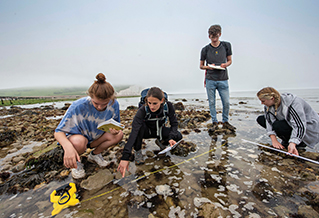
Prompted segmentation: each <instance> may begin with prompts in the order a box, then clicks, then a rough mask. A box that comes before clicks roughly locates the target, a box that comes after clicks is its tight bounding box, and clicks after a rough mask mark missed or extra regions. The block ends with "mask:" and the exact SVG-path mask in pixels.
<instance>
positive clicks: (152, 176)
mask: <svg viewBox="0 0 319 218" xmlns="http://www.w3.org/2000/svg"><path fill="white" fill-rule="evenodd" d="M175 97H176V99H178V98H179V96H172V97H170V99H171V100H172V101H174V99H175ZM196 99H198V100H196ZM254 99H255V98H254V97H251V98H248V97H241V96H239V97H237V98H234V99H232V100H231V101H232V107H231V114H232V115H231V116H230V118H231V120H230V123H231V124H233V125H234V126H236V127H237V132H236V135H230V136H223V135H217V136H214V137H212V136H210V135H209V134H208V133H207V128H206V126H205V125H206V124H203V125H202V126H201V127H199V129H200V130H201V132H199V133H196V132H194V131H191V132H190V134H189V135H184V140H185V141H191V142H193V143H195V144H196V145H197V150H196V151H195V152H193V153H190V154H189V155H188V156H187V157H181V156H176V155H171V154H170V153H167V154H166V156H161V157H147V158H146V161H145V164H144V165H139V166H136V165H135V164H134V163H130V172H131V173H132V175H137V176H139V177H141V176H142V178H140V179H139V180H138V181H135V182H132V181H133V180H134V178H135V177H134V176H128V179H126V180H125V182H122V183H120V186H119V185H117V184H112V183H110V184H108V185H106V186H105V187H103V188H102V189H101V190H95V191H85V190H81V204H79V205H77V206H73V207H70V208H67V209H64V210H63V211H62V212H61V213H60V214H58V215H57V216H56V217H112V216H113V217H130V218H133V217H147V216H149V215H150V214H152V215H154V216H156V217H196V216H198V213H199V210H200V208H201V206H202V205H203V204H204V203H205V202H208V203H210V204H211V205H214V206H215V207H216V208H217V209H215V211H216V210H217V211H219V212H222V213H223V215H224V217H225V216H226V215H229V216H230V217H279V216H281V217H290V215H289V214H296V213H297V212H298V207H299V206H300V205H308V206H310V208H312V207H311V205H309V202H308V199H307V198H306V196H303V195H301V194H300V193H301V192H298V191H297V190H294V191H295V192H291V190H290V189H291V186H289V185H288V184H290V183H294V184H298V185H296V187H298V190H299V189H307V191H308V192H310V193H317V194H318V193H319V183H318V179H317V180H315V181H312V182H307V181H304V180H302V179H301V178H299V177H298V176H296V175H295V174H294V173H293V172H290V171H287V170H286V167H285V164H286V161H287V160H288V161H289V163H290V164H292V165H293V164H296V165H297V164H298V165H300V161H298V160H297V159H296V158H289V157H285V156H282V155H278V154H277V153H276V152H270V151H267V150H265V149H260V148H259V147H258V146H256V145H252V144H249V143H244V142H243V141H242V139H246V140H250V141H254V142H258V143H263V144H264V143H270V139H269V138H268V137H267V136H266V134H265V130H264V129H262V128H261V127H259V126H258V125H257V124H256V122H255V119H256V117H257V116H258V115H259V112H258V111H260V112H261V111H262V106H261V105H260V104H259V102H258V101H257V99H255V101H256V103H255V104H251V103H250V102H253V101H254ZM187 100H188V101H187V103H186V105H187V104H188V105H189V107H193V108H198V105H197V104H199V105H202V106H203V107H204V108H205V109H208V103H207V102H206V99H205V96H203V97H202V99H201V98H195V97H193V96H190V97H189V96H188V98H187ZM240 101H247V102H249V103H247V104H238V102H240ZM120 103H121V104H122V103H123V102H121V101H120ZM133 103H134V102H132V99H130V100H127V106H129V105H135V104H133ZM219 103H220V102H219ZM123 104H124V103H123ZM312 104H315V106H318V105H317V104H318V100H317V99H313V101H312ZM312 106H313V105H312ZM256 111H257V112H256ZM218 116H221V114H218ZM209 122H210V121H209ZM209 122H207V123H209ZM145 142H146V144H147V145H146V148H145V149H143V153H144V154H145V152H146V151H147V150H150V151H157V150H158V147H157V146H156V145H155V143H154V140H145ZM311 151H318V148H315V149H313V150H311ZM265 160H269V161H268V162H267V161H265ZM302 164H304V166H305V168H307V169H311V168H316V167H319V166H316V165H315V164H312V163H302ZM143 175H146V176H143ZM70 181H72V178H71V176H69V177H68V178H67V179H66V180H65V181H62V182H51V183H49V184H43V185H42V186H41V187H40V188H38V189H36V190H30V191H28V192H25V193H20V194H17V195H9V196H8V195H2V196H0V211H1V212H0V216H1V217H50V213H51V211H52V210H53V206H52V203H50V202H49V195H50V193H51V192H52V191H53V190H54V189H56V188H58V187H59V186H61V185H63V184H66V183H68V182H70ZM150 217H151V216H150Z"/></svg>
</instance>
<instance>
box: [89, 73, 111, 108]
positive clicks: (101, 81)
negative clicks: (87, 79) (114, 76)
mask: <svg viewBox="0 0 319 218" xmlns="http://www.w3.org/2000/svg"><path fill="white" fill-rule="evenodd" d="M95 78H96V81H94V83H93V84H92V85H91V86H90V88H89V90H88V94H89V96H90V97H91V98H94V97H96V98H98V99H102V100H105V99H110V100H111V101H113V102H114V99H115V95H114V93H115V91H114V88H113V86H112V85H111V84H110V83H108V82H106V78H105V76H104V74H103V73H99V74H97V75H96V77H95Z"/></svg>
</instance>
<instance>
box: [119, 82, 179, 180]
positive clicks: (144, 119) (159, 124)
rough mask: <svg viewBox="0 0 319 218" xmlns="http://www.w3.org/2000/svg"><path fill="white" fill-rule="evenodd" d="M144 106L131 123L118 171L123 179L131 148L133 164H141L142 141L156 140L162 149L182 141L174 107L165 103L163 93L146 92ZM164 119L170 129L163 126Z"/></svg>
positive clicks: (156, 91)
mask: <svg viewBox="0 0 319 218" xmlns="http://www.w3.org/2000/svg"><path fill="white" fill-rule="evenodd" d="M145 102H146V104H145V105H143V106H142V107H140V108H139V110H138V111H137V113H136V115H135V117H134V119H133V123H132V132H131V134H130V136H129V138H128V141H127V143H126V145H125V147H124V150H123V155H122V159H121V162H120V164H119V166H118V171H120V172H121V174H122V176H123V177H124V175H125V171H126V170H128V166H129V158H130V156H131V153H132V148H133V147H134V150H135V163H136V164H143V163H144V158H143V155H142V150H141V147H142V140H143V139H148V138H156V144H157V145H158V146H159V147H160V148H161V149H164V148H165V147H166V146H167V145H170V146H173V145H174V144H175V143H176V142H177V141H179V140H181V139H182V134H181V133H180V132H179V131H178V130H177V127H178V123H177V118H176V114H175V109H174V106H173V105H172V103H171V102H169V101H165V96H164V92H163V91H162V90H161V89H160V88H157V87H152V88H150V89H149V90H148V92H147V95H146V98H145ZM166 118H168V119H169V123H170V127H166V126H164V125H165V123H166Z"/></svg>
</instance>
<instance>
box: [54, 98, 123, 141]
mask: <svg viewBox="0 0 319 218" xmlns="http://www.w3.org/2000/svg"><path fill="white" fill-rule="evenodd" d="M111 104H112V102H110V103H109V104H108V106H107V108H106V109H105V110H104V111H98V110H96V109H95V107H94V106H93V103H92V101H91V98H90V97H84V98H81V99H79V100H77V101H75V102H73V103H72V104H71V106H70V107H69V109H68V110H67V112H66V113H65V115H64V117H63V118H62V120H61V122H60V124H59V125H58V127H57V128H56V129H55V132H64V133H66V134H67V135H74V134H80V135H83V136H85V137H86V138H87V139H88V141H89V143H91V142H92V141H94V140H95V139H98V138H99V137H100V136H101V135H102V134H103V133H104V131H102V130H99V129H97V126H98V124H99V123H101V122H104V121H106V120H108V119H110V118H113V119H114V120H116V121H118V122H120V110H119V103H118V101H117V100H114V104H113V105H111Z"/></svg>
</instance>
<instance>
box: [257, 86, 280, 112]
mask: <svg viewBox="0 0 319 218" xmlns="http://www.w3.org/2000/svg"><path fill="white" fill-rule="evenodd" d="M257 97H258V98H259V99H267V100H270V99H272V98H274V101H275V115H277V109H278V107H279V105H280V93H279V92H278V91H277V90H276V89H274V88H272V87H265V88H263V89H261V90H260V91H259V92H257ZM268 110H269V108H267V111H268Z"/></svg>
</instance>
